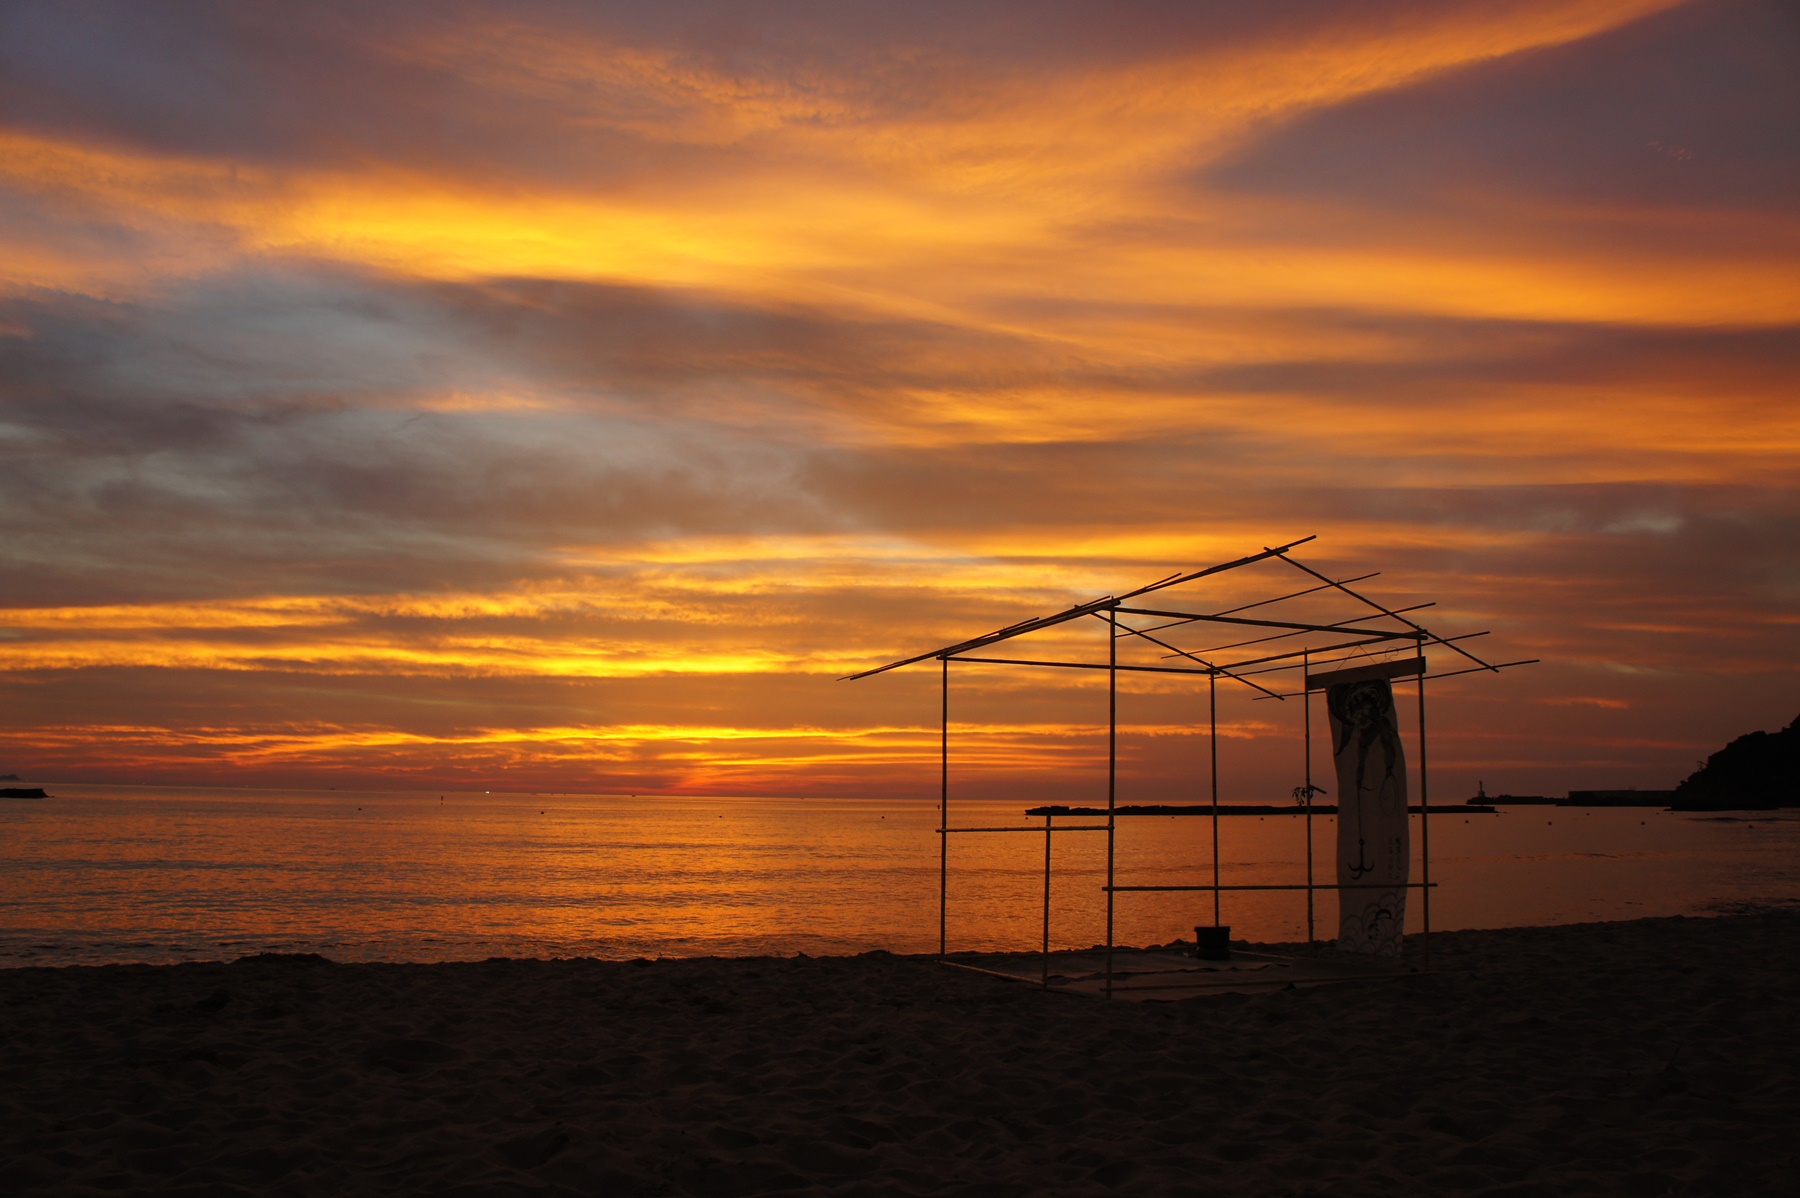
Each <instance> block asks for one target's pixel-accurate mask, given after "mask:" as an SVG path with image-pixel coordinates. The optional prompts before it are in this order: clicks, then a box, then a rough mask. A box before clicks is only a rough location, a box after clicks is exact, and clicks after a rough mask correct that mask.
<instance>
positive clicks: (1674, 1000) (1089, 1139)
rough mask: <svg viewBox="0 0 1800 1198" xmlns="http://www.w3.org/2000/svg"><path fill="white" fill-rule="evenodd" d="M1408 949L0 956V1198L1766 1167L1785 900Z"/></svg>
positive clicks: (1794, 957) (1786, 1123)
mask: <svg viewBox="0 0 1800 1198" xmlns="http://www.w3.org/2000/svg"><path fill="white" fill-rule="evenodd" d="M1415 949H1416V945H1411V946H1409V951H1414V950H1415ZM1432 966H1433V971H1432V972H1430V973H1426V974H1420V975H1418V976H1413V977H1407V978H1401V979H1393V980H1386V981H1377V982H1364V983H1357V984H1354V985H1334V986H1320V987H1310V988H1302V989H1288V990H1282V991H1278V992H1274V993H1268V994H1261V995H1242V994H1224V995H1210V996H1206V997H1200V998H1193V999H1188V1000H1185V1001H1180V1002H1167V1003H1152V1002H1146V1003H1123V1002H1114V1003H1106V1002H1103V1001H1100V1000H1097V999H1091V998H1084V997H1077V996H1072V995H1067V994H1056V993H1043V992H1040V991H1038V990H1035V989H1032V988H1030V987H1027V986H1024V985H1020V984H1016V983H1008V982H1004V981H1000V980H996V979H991V978H986V977H982V976H979V975H975V974H971V973H967V972H964V971H959V970H953V969H949V968H946V967H944V966H942V965H940V964H938V963H936V962H934V961H932V960H930V959H928V958H914V957H899V956H892V955H888V954H883V953H871V954H865V955H863V956H859V957H847V958H826V959H807V958H787V959H777V958H762V959H734V960H722V959H708V960H671V961H658V962H654V963H650V962H644V963H627V962H595V961H557V962H536V961H492V962H483V963H470V964H448V965H444V964H440V965H336V964H330V963H327V962H323V961H321V960H317V959H314V960H297V959H254V958H252V959H245V960H241V961H237V962H234V963H230V964H195V965H177V966H156V967H151V966H106V967H97V968H65V969H14V970H5V971H0V1013H3V1014H0V1021H3V1022H0V1028H3V1032H4V1052H3V1053H0V1143H3V1145H4V1150H3V1151H0V1189H4V1190H5V1191H7V1192H11V1193H22V1192H40V1191H41V1192H54V1193H87V1192H94V1193H108V1194H119V1193H168V1194H194V1195H200V1194H237V1193H256V1194H354V1193H381V1194H413V1193H419V1194H471V1195H473V1194H524V1193H532V1194H546V1195H551V1194H555V1195H562V1194H604V1195H638V1194H646V1195H648V1194H683V1195H690V1194H691V1195H707V1196H714V1195H717V1196H728V1195H742V1194H761V1193H784V1194H825V1193H830V1194H896V1195H897V1194H970V1195H977V1194H978V1195H1005V1194H1044V1193H1054V1194H1090V1193H1091V1194H1332V1195H1345V1194H1371V1195H1374V1194H1394V1193H1486V1194H1506V1195H1527V1194H1584V1195H1585V1194H1628V1195H1659V1194H1705V1195H1726V1194H1773V1193H1788V1192H1791V1189H1790V1187H1791V1186H1792V1184H1793V1180H1794V1178H1795V1177H1796V1176H1800V1162H1797V1160H1796V1153H1795V1136H1794V1133H1793V1128H1794V1126H1795V1124H1796V1121H1797V1120H1800V1071H1797V1066H1800V1036H1796V1035H1795V1033H1794V1030H1793V1027H1792V1018H1793V1015H1792V1012H1793V1001H1794V999H1793V996H1794V984H1795V982H1796V981H1800V916H1796V915H1794V914H1792V913H1781V912H1759V913H1749V914H1743V915H1734V916H1727V917H1721V918H1715V919H1665V920H1645V921H1640V922H1633V923H1615V924H1590V925H1580V926H1570V927H1555V928H1522V929H1511V930H1504V931H1484V932H1459V933H1451V934H1439V935H1438V936H1435V937H1434V938H1433V940H1432Z"/></svg>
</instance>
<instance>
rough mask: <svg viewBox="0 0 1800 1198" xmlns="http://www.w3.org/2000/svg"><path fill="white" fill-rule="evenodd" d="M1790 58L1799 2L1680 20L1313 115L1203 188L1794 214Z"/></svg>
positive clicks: (1798, 132) (1798, 55)
mask: <svg viewBox="0 0 1800 1198" xmlns="http://www.w3.org/2000/svg"><path fill="white" fill-rule="evenodd" d="M1796 61H1800V16H1796V14H1795V11H1794V9H1793V7H1792V6H1791V5H1786V4H1781V3H1777V2H1773V0H1716V2H1711V3H1699V4H1689V5H1683V6H1681V7H1679V8H1677V9H1674V10H1672V11H1668V12H1664V13H1660V14H1657V15H1654V16H1650V17H1646V18H1644V19H1642V20H1640V21H1638V22H1635V23H1633V24H1631V25H1628V26H1625V27H1623V28H1619V29H1615V30H1611V31H1608V32H1606V33H1602V34H1598V35H1596V36H1594V37H1591V38H1588V39H1584V40H1582V41H1577V42H1573V43H1568V44H1563V45H1557V46H1552V47H1548V48H1544V49H1538V50H1531V51H1526V52H1523V53H1519V54H1516V55H1512V56H1510V57H1508V58H1505V59H1502V60H1499V61H1496V62H1492V63H1486V64H1479V65H1475V66H1471V67H1468V68H1465V69H1462V70H1459V71H1455V72H1451V73H1448V74H1446V75H1442V76H1438V77H1435V78H1432V79H1428V80H1426V81H1424V82H1421V83H1418V84H1415V85H1413V86H1410V87H1404V88H1398V89H1395V90H1392V91H1387V92H1381V93H1377V94H1374V95H1370V96H1367V97H1364V98H1361V99H1357V100H1352V101H1350V102H1348V103H1344V104H1339V105H1334V106H1332V107H1330V108H1326V109H1321V110H1318V111H1314V112H1310V113H1307V114H1305V115H1302V116H1300V117H1298V118H1297V119H1295V120H1293V121H1292V122H1290V123H1288V124H1287V125H1285V126H1284V127H1282V128H1279V129H1276V130H1272V131H1270V132H1269V133H1267V134H1265V135H1264V136H1262V137H1259V138H1257V139H1256V140H1255V141H1253V142H1251V143H1250V144H1248V145H1246V146H1245V147H1244V148H1243V149H1242V150H1240V151H1239V152H1237V153H1236V154H1234V155H1232V156H1231V157H1229V158H1227V159H1225V160H1224V161H1222V162H1220V163H1218V164H1216V165H1213V166H1210V167H1208V168H1207V169H1206V170H1205V171H1204V172H1203V175H1202V178H1203V180H1204V184H1205V186H1206V187H1207V188H1209V189H1220V188H1223V189H1229V190H1238V191H1243V192H1251V193H1275V194H1283V195H1294V196H1306V197H1314V198H1319V199H1328V200H1329V201H1330V202H1331V203H1333V204H1344V203H1354V204H1361V205H1364V206H1366V207H1368V208H1371V209H1379V210H1381V211H1384V212H1388V213H1393V212H1396V211H1406V210H1410V209H1421V208H1428V209H1435V210H1439V211H1443V212H1448V213H1471V212H1473V213H1474V214H1480V213H1481V212H1482V211H1483V207H1482V203H1483V196H1484V195H1487V194H1492V195H1497V196H1521V195H1522V196H1535V197H1542V198H1548V199H1555V200H1560V201H1572V202H1576V203H1583V204H1595V203H1610V204H1620V203H1623V204H1629V205H1632V206H1633V207H1638V206H1649V207H1653V208H1678V207H1699V208H1724V209H1742V208H1762V209H1765V210H1770V211H1774V212H1781V213H1785V212H1788V211H1790V210H1791V208H1792V205H1793V197H1794V196H1795V195H1796V194H1800V72H1796V71H1795V70H1794V63H1795V62H1796ZM1596 235H1598V236H1607V235H1608V234H1607V232H1606V230H1605V222H1601V226H1600V227H1599V228H1598V229H1597V230H1596ZM1617 235H1618V236H1630V235H1631V234H1630V233H1629V231H1628V229H1620V230H1618V233H1617ZM1637 235H1639V236H1641V235H1642V234H1641V233H1639V234H1637ZM1666 248H1669V249H1671V250H1674V251H1677V252H1678V251H1680V250H1681V249H1682V248H1683V247H1682V246H1681V245H1679V244H1678V245H1674V246H1669V247H1666Z"/></svg>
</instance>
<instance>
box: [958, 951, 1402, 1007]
mask: <svg viewBox="0 0 1800 1198" xmlns="http://www.w3.org/2000/svg"><path fill="white" fill-rule="evenodd" d="M944 964H946V965H950V966H954V967H956V968H958V969H969V970H973V971H975V972H976V973H985V974H990V975H992V976H994V977H998V978H1005V979H1007V980H1009V981H1017V982H1027V983H1029V984H1031V985H1033V986H1045V987H1046V988H1048V989H1051V990H1061V991H1065V992H1067V993H1070V994H1087V995H1093V996H1096V997H1098V996H1103V995H1104V994H1105V993H1106V954H1105V953H1104V952H1103V951H1099V950H1095V949H1084V950H1079V951H1074V952H1055V953H1051V954H1050V960H1049V965H1048V969H1047V970H1046V967H1045V961H1044V955H1043V954H1042V953H956V954H954V955H952V956H950V957H946V958H945V959H944ZM1418 972H1419V970H1418V968H1417V967H1415V966H1411V965H1407V964H1405V963H1404V962H1402V961H1377V960H1368V961H1362V960H1355V959H1350V958H1345V957H1338V956H1321V957H1293V956H1281V955H1277V954H1275V953H1263V952H1254V951H1247V950H1243V949H1234V950H1233V951H1232V954H1231V958H1230V959H1229V960H1226V961H1202V960H1199V959H1198V958H1196V957H1194V956H1191V955H1189V954H1187V953H1182V952H1179V951H1171V950H1167V949H1163V950H1158V949H1114V950H1113V959H1112V996H1113V997H1114V998H1122V999H1127V1000H1130V1001H1133V1002H1145V1001H1152V1002H1168V1001H1171V1000H1173V999H1180V998H1191V997H1195V996H1197V995H1200V994H1261V993H1266V992H1268V991H1270V990H1281V989H1284V988H1285V987H1288V986H1321V985H1326V984H1328V983H1332V982H1353V981H1366V980H1370V979H1374V978H1390V977H1404V976H1406V975H1409V974H1414V973H1418Z"/></svg>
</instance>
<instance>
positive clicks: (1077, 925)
mask: <svg viewBox="0 0 1800 1198" xmlns="http://www.w3.org/2000/svg"><path fill="white" fill-rule="evenodd" d="M47 787H48V789H49V790H50V792H51V794H52V795H53V796H54V797H52V798H50V799H46V800H42V801H31V800H11V799H7V800H0V966H21V965H66V964H97V963H104V962H129V961H143V962H168V961H183V960H219V959H230V958H233V957H237V956H240V955H242V954H246V953H255V952H264V951H279V952H319V953H323V954H325V955H326V956H329V957H331V958H333V959H335V960H342V961H442V960H471V959H481V958H486V957H492V956H511V957H521V956H533V957H569V956H593V957H603V958H631V957H656V956H698V955H732V956H737V955H754V954H793V953H796V952H805V953H809V954H812V955H822V954H828V953H855V952H861V951H864V950H868V949H876V948H880V949H888V950H891V951H894V952H930V951H935V950H936V948H937V916H938V912H937V907H938V837H937V835H936V832H935V828H936V826H937V809H936V806H935V804H934V803H931V802H905V801H884V800H863V799H774V798H661V797H658V798H641V799H634V798H631V797H627V796H596V795H550V794H538V795H527V794H486V793H475V794H471V793H453V792H445V793H444V794H442V795H441V796H440V795H438V794H436V793H432V794H421V793H418V792H410V791H409V792H405V793H396V792H354V791H337V790H331V791H302V790H293V791H271V790H233V789H200V788H163V787H128V786H87V785H58V784H54V783H52V784H47ZM1023 806H1024V804H1023V803H1020V802H1017V801H1012V802H995V801H983V802H978V801H961V802H957V803H955V804H954V805H953V820H952V822H953V824H955V825H958V826H996V825H1021V824H1025V823H1028V822H1030V821H1027V820H1026V819H1025V818H1024V817H1023V816H1022V814H1021V811H1022V808H1023ZM1069 822H1075V823H1088V822H1092V821H1088V820H1071V821H1069ZM1219 824H1220V861H1221V880H1222V881H1224V882H1225V883H1227V884H1240V885H1241V884H1267V883H1286V882H1297V881H1302V880H1304V878H1305V860H1306V842H1305V834H1304V821H1303V820H1301V819H1299V818H1297V817H1287V816H1270V817H1266V818H1258V817H1254V816H1240V817H1235V818H1231V819H1223V820H1221V821H1219ZM1332 827H1333V825H1332V821H1331V820H1330V818H1329V817H1318V818H1316V819H1315V820H1314V823H1313V834H1314V846H1315V852H1316V853H1317V857H1318V861H1319V870H1318V874H1317V875H1316V876H1317V877H1318V879H1319V880H1320V881H1327V880H1329V879H1328V878H1327V876H1326V870H1327V865H1328V862H1329V860H1330V853H1329V849H1330V842H1329V838H1330V837H1331V835H1332ZM1430 836H1431V850H1432V853H1431V856H1432V861H1431V876H1432V880H1433V881H1434V882H1436V883H1438V888H1437V889H1436V890H1435V891H1433V893H1432V897H1431V917H1432V926H1433V927H1434V928H1436V929H1456V928H1479V927H1507V926H1517V925H1528V924H1555V923H1572V922H1582V921H1588V920H1604V919H1631V918H1636V917H1639V916H1646V915H1676V914H1688V915H1696V914H1708V913H1716V912H1721V911H1729V910H1735V909H1742V908H1745V907H1755V906H1774V905H1794V904H1800V812H1785V813H1773V814H1766V813H1746V814H1736V815H1732V814H1725V815H1692V814H1674V813H1670V812H1664V811H1655V810H1642V809H1623V810H1621V809H1593V810H1585V809H1579V808H1545V807H1515V808H1510V809H1503V810H1502V813H1501V814H1499V815H1476V814H1470V815H1467V816H1464V815H1461V814H1457V815H1433V816H1432V817H1431V826H1430ZM1119 839H1120V851H1119V878H1118V881H1119V882H1120V883H1121V884H1131V883H1134V884H1149V883H1197V882H1208V881H1210V880H1211V874H1212V843H1211V841H1212V826H1211V821H1210V820H1206V819H1176V818H1167V817H1147V818H1135V819H1128V820H1121V821H1120V833H1119ZM1419 839H1420V838H1419V834H1418V822H1417V819H1416V818H1415V821H1414V833H1413V842H1414V851H1415V857H1416V855H1417V852H1418V849H1419ZM1104 840H1105V837H1104V834H1103V833H1083V832H1069V833H1066V834H1059V835H1058V836H1057V838H1056V841H1055V847H1054V852H1055V872H1054V878H1053V887H1052V892H1051V907H1052V911H1051V940H1052V943H1053V944H1054V945H1055V946H1057V947H1086V946H1089V945H1093V944H1096V943H1098V942H1100V941H1101V940H1102V939H1103V938H1104V934H1105V922H1104V920H1105V904H1104V895H1103V894H1102V893H1101V891H1100V889H1099V888H1100V886H1101V884H1102V882H1103V881H1104ZM950 866H951V868H950V910H949V935H950V947H951V948H952V949H953V950H955V949H995V948H1035V947H1037V945H1038V943H1039V936H1040V928H1041V919H1042V915H1043V890H1042V887H1043V869H1044V839H1043V837H1042V835H1041V834H992V835H986V834H968V835H958V836H955V837H953V838H952V843H951V856H950ZM1418 868H1419V867H1418V863H1417V861H1416V860H1415V865H1414V879H1415V880H1418V878H1419V872H1418ZM1415 894H1416V892H1415ZM1222 904H1223V909H1222V915H1223V922H1225V923H1228V924H1230V925H1232V927H1233V928H1234V931H1233V935H1234V936H1238V937H1247V938H1250V939H1256V940H1263V941H1281V940H1294V939H1303V938H1304V937H1305V936H1306V927H1307V923H1306V917H1307V912H1306V897H1305V895H1304V894H1294V893H1279V892H1250V893H1242V894H1226V895H1225V896H1224V897H1223V899H1222ZM1335 911H1336V905H1335V901H1334V899H1333V897H1332V895H1331V894H1330V893H1329V892H1325V893H1321V894H1318V895H1317V896H1316V905H1315V918H1316V928H1317V934H1318V935H1319V936H1320V937H1321V938H1329V937H1331V936H1332V935H1333V934H1334V921H1335ZM1211 916H1212V896H1211V895H1210V894H1200V893H1178V894H1124V895H1121V896H1120V898H1119V904H1118V941H1119V942H1120V943H1122V944H1152V943H1161V942H1166V941H1168V940H1171V939H1174V938H1176V937H1179V936H1191V935H1192V929H1193V927H1194V925H1195V924H1196V923H1210V922H1211ZM1421 916H1422V912H1421V910H1420V905H1419V904H1418V902H1417V901H1416V900H1415V902H1414V903H1413V906H1412V909H1411V912H1410V922H1411V924H1412V925H1413V927H1414V929H1415V930H1416V928H1417V927H1418V926H1419V924H1420V922H1421Z"/></svg>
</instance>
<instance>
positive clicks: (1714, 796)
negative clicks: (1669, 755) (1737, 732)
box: [1671, 716, 1800, 811]
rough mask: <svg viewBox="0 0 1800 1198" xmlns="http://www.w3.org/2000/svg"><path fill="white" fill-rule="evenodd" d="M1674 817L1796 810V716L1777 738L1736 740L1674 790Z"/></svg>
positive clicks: (1799, 772) (1799, 737) (1799, 774)
mask: <svg viewBox="0 0 1800 1198" xmlns="http://www.w3.org/2000/svg"><path fill="white" fill-rule="evenodd" d="M1671 805H1672V806H1673V807H1674V808H1675V810H1677V811H1742V810H1744V809H1746V808H1768V807H1800V716H1795V717H1794V722H1793V723H1791V724H1789V725H1788V726H1787V727H1785V728H1783V729H1782V730H1781V731H1780V732H1752V733H1749V734H1748V735H1746V736H1740V737H1738V738H1737V739H1736V740H1734V741H1732V742H1731V743H1730V744H1728V745H1726V746H1725V747H1724V748H1723V749H1720V750H1719V751H1718V752H1717V753H1714V754H1713V755H1712V756H1711V757H1708V758H1707V759H1706V764H1705V765H1703V766H1701V767H1700V768H1699V769H1697V770H1695V771H1694V772H1693V773H1692V774H1689V775H1688V776H1687V778H1686V779H1684V780H1683V781H1682V783H1681V785H1680V786H1677V787H1676V788H1675V800H1674V802H1673V803H1672V804H1671Z"/></svg>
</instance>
